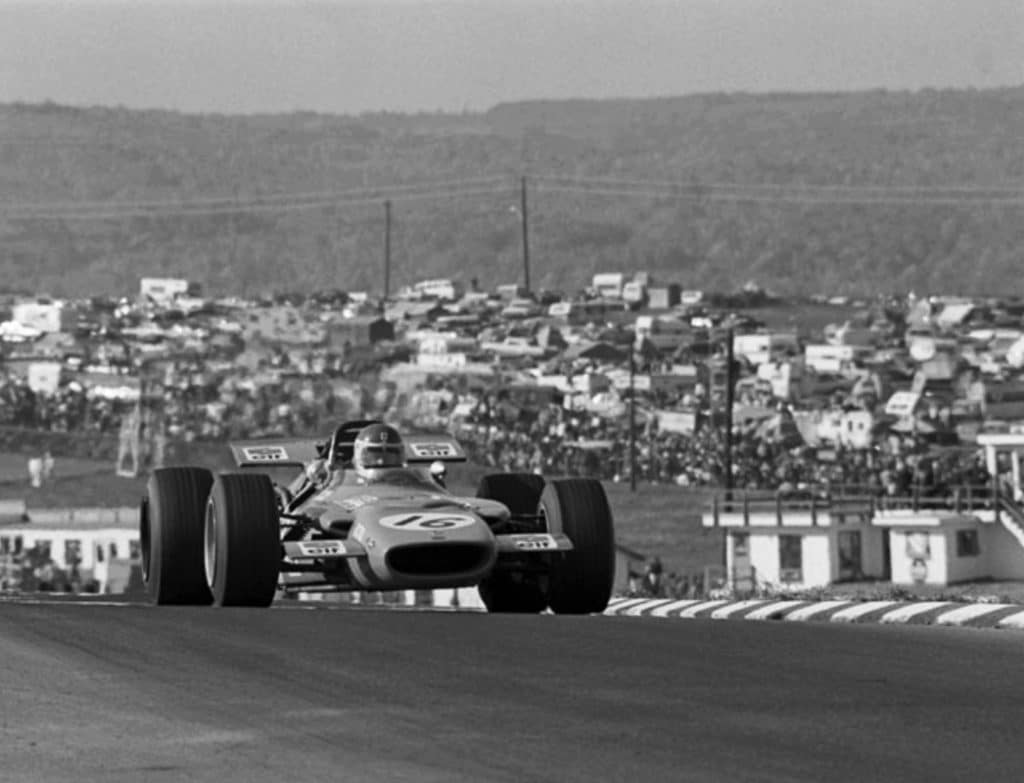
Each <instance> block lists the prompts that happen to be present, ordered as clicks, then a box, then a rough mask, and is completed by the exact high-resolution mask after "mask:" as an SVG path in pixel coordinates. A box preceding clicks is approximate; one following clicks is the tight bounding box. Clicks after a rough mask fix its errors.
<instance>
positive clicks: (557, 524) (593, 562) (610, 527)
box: [540, 478, 615, 614]
mask: <svg viewBox="0 0 1024 783" xmlns="http://www.w3.org/2000/svg"><path fill="white" fill-rule="evenodd" d="M540 506H541V510H542V512H543V513H544V516H545V517H546V518H547V526H548V532H549V533H552V534H558V533H564V534H565V535H567V536H568V537H569V540H570V541H572V545H573V549H572V551H571V552H559V553H556V554H555V555H554V556H553V557H552V560H551V575H550V580H549V581H550V584H549V587H548V600H549V603H550V606H551V610H552V611H553V612H555V613H556V614H594V613H599V612H603V611H604V610H605V608H606V607H607V606H608V600H609V599H610V598H611V595H612V587H613V586H614V583H615V527H614V524H613V522H612V512H611V509H610V508H609V506H608V496H607V495H605V492H604V487H603V486H601V482H599V481H595V480H594V479H581V478H576V479H561V480H558V481H552V482H550V483H549V484H548V485H547V486H546V487H545V488H544V492H543V494H542V495H541V500H540Z"/></svg>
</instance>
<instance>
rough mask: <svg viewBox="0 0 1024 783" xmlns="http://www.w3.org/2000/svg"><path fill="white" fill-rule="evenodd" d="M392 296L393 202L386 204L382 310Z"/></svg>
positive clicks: (386, 202)
mask: <svg viewBox="0 0 1024 783" xmlns="http://www.w3.org/2000/svg"><path fill="white" fill-rule="evenodd" d="M390 296H391V201H390V200H388V201H385V202H384V299H383V300H382V301H381V309H382V310H383V309H384V305H385V304H387V301H388V297H390Z"/></svg>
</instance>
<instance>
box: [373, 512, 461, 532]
mask: <svg viewBox="0 0 1024 783" xmlns="http://www.w3.org/2000/svg"><path fill="white" fill-rule="evenodd" d="M473 522H474V519H473V517H469V516H465V515H464V514H396V515H394V516H388V517H381V519H380V524H381V525H383V526H384V527H390V528H395V529H397V530H428V531H430V530H452V529H454V528H457V527H468V526H469V525H472V524H473Z"/></svg>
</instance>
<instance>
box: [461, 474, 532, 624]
mask: <svg viewBox="0 0 1024 783" xmlns="http://www.w3.org/2000/svg"><path fill="white" fill-rule="evenodd" d="M543 491H544V479H543V477H541V476H538V475H535V474H533V473H492V474H490V475H488V476H484V477H483V478H482V479H480V484H479V485H478V486H477V489H476V496H477V497H478V498H488V499H490V500H497V501H498V502H499V503H503V504H504V505H506V506H508V510H509V511H510V512H511V513H512V514H513V515H522V514H536V513H537V507H538V504H539V503H540V496H541V493H542V492H543ZM477 590H478V591H479V593H480V600H481V601H483V602H484V606H486V607H487V611H488V612H501V613H510V614H539V613H540V612H543V611H544V610H545V609H547V607H548V598H547V594H546V593H545V590H544V588H543V586H542V585H541V582H540V578H539V576H538V575H537V574H533V573H521V572H516V571H509V570H502V569H496V570H494V571H492V572H491V573H490V574H489V575H488V576H487V577H486V578H484V579H483V580H482V581H481V582H480V584H479V585H478V587H477Z"/></svg>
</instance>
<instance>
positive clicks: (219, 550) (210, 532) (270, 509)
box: [204, 473, 281, 607]
mask: <svg viewBox="0 0 1024 783" xmlns="http://www.w3.org/2000/svg"><path fill="white" fill-rule="evenodd" d="M204 564H205V570H206V581H207V583H208V584H209V587H210V592H211V593H212V595H213V603H214V605H216V606H260V607H267V606H270V604H271V603H272V602H273V600H274V594H275V592H276V591H277V579H278V574H279V571H280V567H281V536H280V520H279V518H278V510H277V495H276V494H275V492H274V486H273V484H272V483H271V481H270V478H269V477H268V476H265V475H260V474H246V473H224V474H221V475H220V476H218V477H217V480H216V481H215V482H214V484H213V489H212V490H211V492H210V501H209V503H208V504H207V506H206V517H205V533H204Z"/></svg>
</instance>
